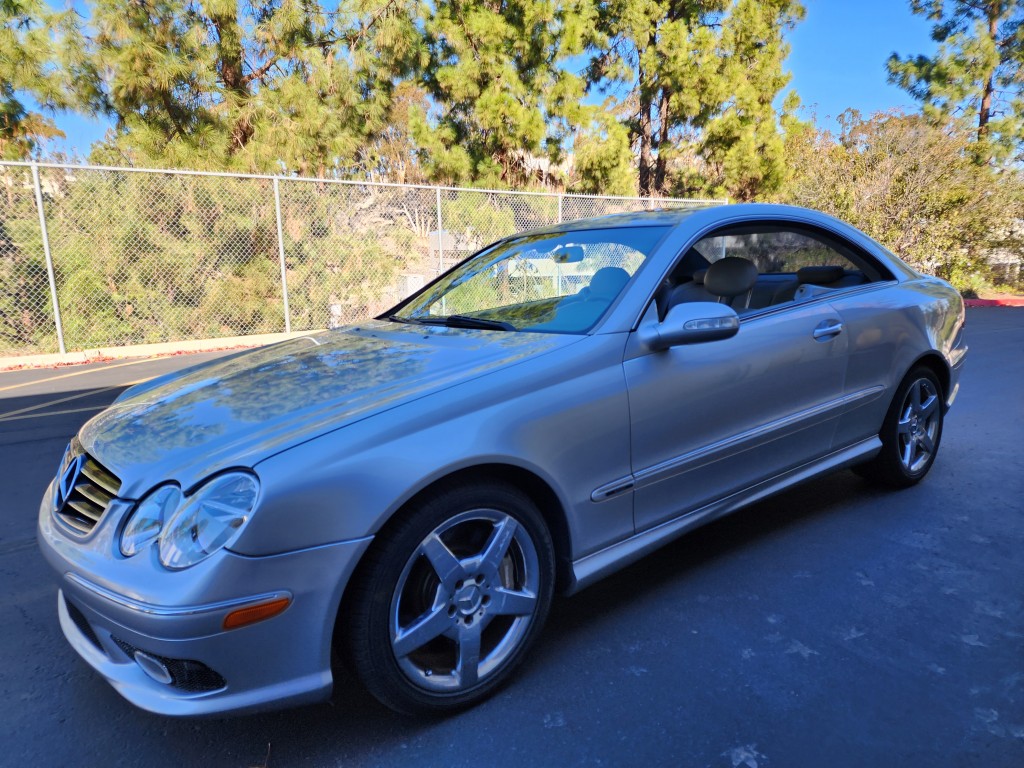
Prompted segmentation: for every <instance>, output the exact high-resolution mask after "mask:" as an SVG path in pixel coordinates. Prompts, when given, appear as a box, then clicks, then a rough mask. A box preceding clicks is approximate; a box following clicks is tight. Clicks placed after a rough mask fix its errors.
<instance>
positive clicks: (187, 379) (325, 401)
mask: <svg viewBox="0 0 1024 768" xmlns="http://www.w3.org/2000/svg"><path fill="white" fill-rule="evenodd" d="M391 330H392V324H389V323H371V324H369V325H368V326H367V327H365V328H364V329H351V330H350V331H348V332H345V331H340V332H339V331H335V332H328V333H322V334H318V335H316V336H313V337H306V338H300V339H294V340H292V341H289V342H284V343H282V344H277V345H274V346H270V347H264V348H262V349H259V350H255V351H253V352H250V353H247V354H243V355H239V356H237V357H234V358H232V359H230V360H227V361H225V362H223V363H214V364H212V365H210V366H204V367H202V368H199V369H197V370H195V371H193V372H192V373H186V374H185V375H184V376H182V377H181V378H177V379H173V380H171V381H169V382H167V383H165V384H161V385H159V386H157V387H155V388H154V389H150V390H143V391H141V392H140V394H138V395H137V396H131V395H129V397H127V398H126V399H125V400H123V401H122V402H121V403H118V404H117V405H115V406H114V407H113V408H111V409H110V410H108V411H105V412H104V413H102V414H100V415H99V416H97V417H96V418H95V419H93V420H92V421H91V422H90V423H89V425H88V426H87V428H86V429H87V430H88V431H90V432H91V433H92V434H94V435H95V436H96V446H97V453H98V454H99V456H100V458H101V460H103V461H105V462H108V463H109V464H110V465H111V468H112V469H114V470H116V469H117V467H118V466H119V465H123V464H127V463H140V462H141V463H149V462H153V461H157V460H159V459H160V458H161V457H162V456H164V455H165V454H166V453H167V452H169V451H172V450H175V449H185V448H199V447H200V446H203V445H207V446H213V445H214V444H216V445H225V444H227V443H229V442H232V441H234V440H236V439H237V440H238V441H239V442H238V444H237V445H236V449H238V450H241V449H244V448H250V447H257V448H258V447H259V446H258V445H256V446H254V445H253V443H255V442H258V441H260V440H263V441H267V442H271V441H273V440H274V438H275V437H277V436H279V435H280V434H281V431H282V430H285V431H288V430H289V428H290V427H295V428H302V429H306V428H308V427H310V426H313V427H319V426H323V428H325V429H326V428H328V427H329V424H330V423H331V422H332V421H335V420H337V419H346V418H348V417H351V416H353V415H355V414H358V413H361V412H367V411H370V410H377V409H380V408H387V407H389V406H391V405H394V404H397V403H398V402H399V401H400V400H401V399H403V398H404V397H406V396H407V395H408V393H409V387H410V385H411V386H413V387H415V386H417V385H419V384H432V385H437V384H443V383H444V382H446V381H451V382H454V381H456V380H458V379H460V378H463V377H465V376H467V375H474V374H475V373H478V372H483V371H486V370H489V369H490V368H492V367H493V366H494V365H495V363H496V362H497V360H499V359H500V360H512V361H514V360H515V359H517V358H521V357H525V356H528V355H530V354H533V353H535V352H537V351H543V350H544V349H546V348H547V347H548V346H549V345H550V344H551V343H553V341H552V340H545V339H543V338H540V339H538V337H537V336H535V335H530V336H526V335H518V336H517V335H516V334H505V333H500V332H472V331H464V330H453V329H447V328H424V329H423V330H422V332H418V333H417V334H416V335H415V336H413V337H412V339H410V340H408V341H405V340H401V339H398V340H396V339H394V338H382V337H383V336H385V335H387V336H390V333H389V332H390V331H391ZM456 335H457V338H456V337H455V336H456ZM424 337H426V338H424ZM446 338H449V339H451V341H452V343H446ZM420 341H422V343H419V342H420ZM453 350H455V351H454V356H453V354H452V352H453ZM438 352H441V354H437V353H438ZM488 352H489V354H488ZM464 362H466V363H469V364H468V365H466V364H463V363H464ZM255 427H262V428H263V430H260V429H254V428H255ZM235 433H237V436H236V434H235ZM211 450H213V448H212V447H211Z"/></svg>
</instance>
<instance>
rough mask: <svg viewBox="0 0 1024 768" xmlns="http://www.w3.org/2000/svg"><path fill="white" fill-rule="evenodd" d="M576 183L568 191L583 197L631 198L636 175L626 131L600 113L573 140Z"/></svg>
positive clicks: (610, 118)
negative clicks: (620, 196) (600, 195)
mask: <svg viewBox="0 0 1024 768" xmlns="http://www.w3.org/2000/svg"><path fill="white" fill-rule="evenodd" d="M575 154H576V175H577V181H576V183H575V184H574V185H573V186H572V191H574V192H582V193H584V194H606V195H635V194H636V174H635V173H634V171H633V153H632V151H630V147H629V130H628V129H627V128H626V126H625V125H623V124H622V123H621V122H620V121H618V120H616V119H615V117H614V116H613V115H611V114H609V113H608V112H607V111H605V110H604V109H601V110H596V111H595V112H594V114H593V117H592V119H591V122H590V124H589V125H588V126H587V127H586V129H585V130H583V131H581V132H580V134H579V135H578V136H577V137H576V143H575Z"/></svg>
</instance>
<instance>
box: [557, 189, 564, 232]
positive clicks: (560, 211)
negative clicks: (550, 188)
mask: <svg viewBox="0 0 1024 768" xmlns="http://www.w3.org/2000/svg"><path fill="white" fill-rule="evenodd" d="M564 197H565V196H564V195H563V194H562V193H561V192H559V193H558V223H559V224H561V223H562V200H563V198H564Z"/></svg>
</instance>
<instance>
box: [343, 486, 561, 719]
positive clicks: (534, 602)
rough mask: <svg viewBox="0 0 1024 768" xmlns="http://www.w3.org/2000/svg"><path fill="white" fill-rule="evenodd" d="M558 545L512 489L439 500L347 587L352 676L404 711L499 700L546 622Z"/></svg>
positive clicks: (374, 554)
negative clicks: (492, 698)
mask: <svg viewBox="0 0 1024 768" xmlns="http://www.w3.org/2000/svg"><path fill="white" fill-rule="evenodd" d="M554 570H555V567H554V547H553V545H552V542H551V537H550V535H549V533H548V530H547V528H546V526H545V524H544V520H543V518H542V516H541V514H540V512H539V511H538V510H537V508H536V506H535V505H534V504H533V502H532V501H531V500H530V499H529V497H527V496H526V495H525V494H523V493H522V492H520V491H519V490H517V489H515V488H513V487H510V486H504V485H483V484H480V485H472V486H463V487H452V488H448V489H444V490H441V491H439V492H437V493H434V494H432V495H431V496H430V497H429V498H426V499H424V500H423V501H422V503H420V504H418V505H417V506H416V507H415V508H414V509H412V510H411V511H410V512H409V514H408V515H405V516H404V517H403V518H402V519H401V520H399V521H398V522H397V523H396V524H395V525H393V526H390V527H389V528H388V529H386V530H385V531H383V532H382V534H381V536H380V537H379V539H378V542H377V543H376V544H375V546H374V548H373V549H371V550H370V551H369V552H368V553H367V555H366V561H365V562H364V564H363V566H362V567H361V569H360V573H359V575H358V576H357V578H356V580H355V581H354V583H353V584H352V586H351V589H352V590H353V592H352V599H351V601H350V603H349V605H350V606H351V610H350V611H349V613H348V615H345V616H342V617H341V618H340V620H341V621H342V622H344V623H345V625H347V626H346V632H347V640H348V642H347V646H348V648H347V651H348V656H349V659H350V660H351V662H352V666H353V670H354V672H355V674H356V675H357V676H358V677H359V678H360V680H361V681H362V682H363V684H364V685H365V686H366V687H367V689H369V691H370V692H371V693H372V694H373V695H374V696H376V697H377V698H378V699H379V700H380V701H381V702H383V703H384V704H386V705H387V706H389V707H391V708H392V709H395V710H397V711H399V712H406V713H423V712H427V713H429V712H445V711H450V710H455V709H460V708H463V707H466V706H469V705H471V704H474V703H476V702H478V701H480V700H482V699H483V698H485V697H487V696H488V695H490V694H491V693H493V692H494V691H495V690H496V689H497V688H498V686H500V685H501V684H502V683H503V682H504V681H505V680H506V679H507V678H508V676H509V675H510V674H511V672H512V670H513V669H514V668H515V667H516V666H517V665H518V664H519V663H520V662H521V661H522V659H523V657H524V655H525V653H526V651H527V649H528V648H529V647H530V645H532V643H533V641H534V639H535V638H536V636H537V634H538V633H539V631H540V629H541V625H542V624H543V623H544V620H545V618H546V617H547V613H548V610H549V608H550V604H551V597H552V593H553V589H554V575H555V574H554Z"/></svg>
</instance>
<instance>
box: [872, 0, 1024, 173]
mask: <svg viewBox="0 0 1024 768" xmlns="http://www.w3.org/2000/svg"><path fill="white" fill-rule="evenodd" d="M910 7H911V10H912V11H913V12H914V13H916V14H918V15H922V16H927V17H928V18H929V19H931V20H933V21H934V22H935V24H934V26H933V27H932V38H933V39H934V40H935V41H936V42H937V43H938V44H939V49H938V51H937V52H936V54H935V55H934V56H932V57H928V56H921V55H918V56H907V57H905V58H904V57H901V56H899V55H898V54H896V53H894V54H892V56H890V57H889V61H888V68H889V81H890V82H892V83H895V84H896V85H899V86H900V87H901V88H903V89H905V90H906V91H907V92H908V93H910V94H911V95H912V96H913V97H914V98H915V99H917V100H918V101H920V102H921V105H922V109H923V110H924V114H925V115H926V116H927V117H928V118H929V119H930V120H931V121H932V122H933V123H935V124H936V125H943V124H945V123H947V122H948V121H949V119H950V118H952V117H957V118H959V119H962V120H964V121H965V122H968V123H973V124H974V126H975V130H976V132H975V140H976V143H975V146H974V147H973V148H972V149H973V151H974V153H975V155H976V157H977V159H978V160H979V161H980V162H982V163H987V162H993V161H994V162H997V163H998V162H1005V161H1007V160H1010V161H1013V160H1022V159H1024V2H1022V0H910Z"/></svg>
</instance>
